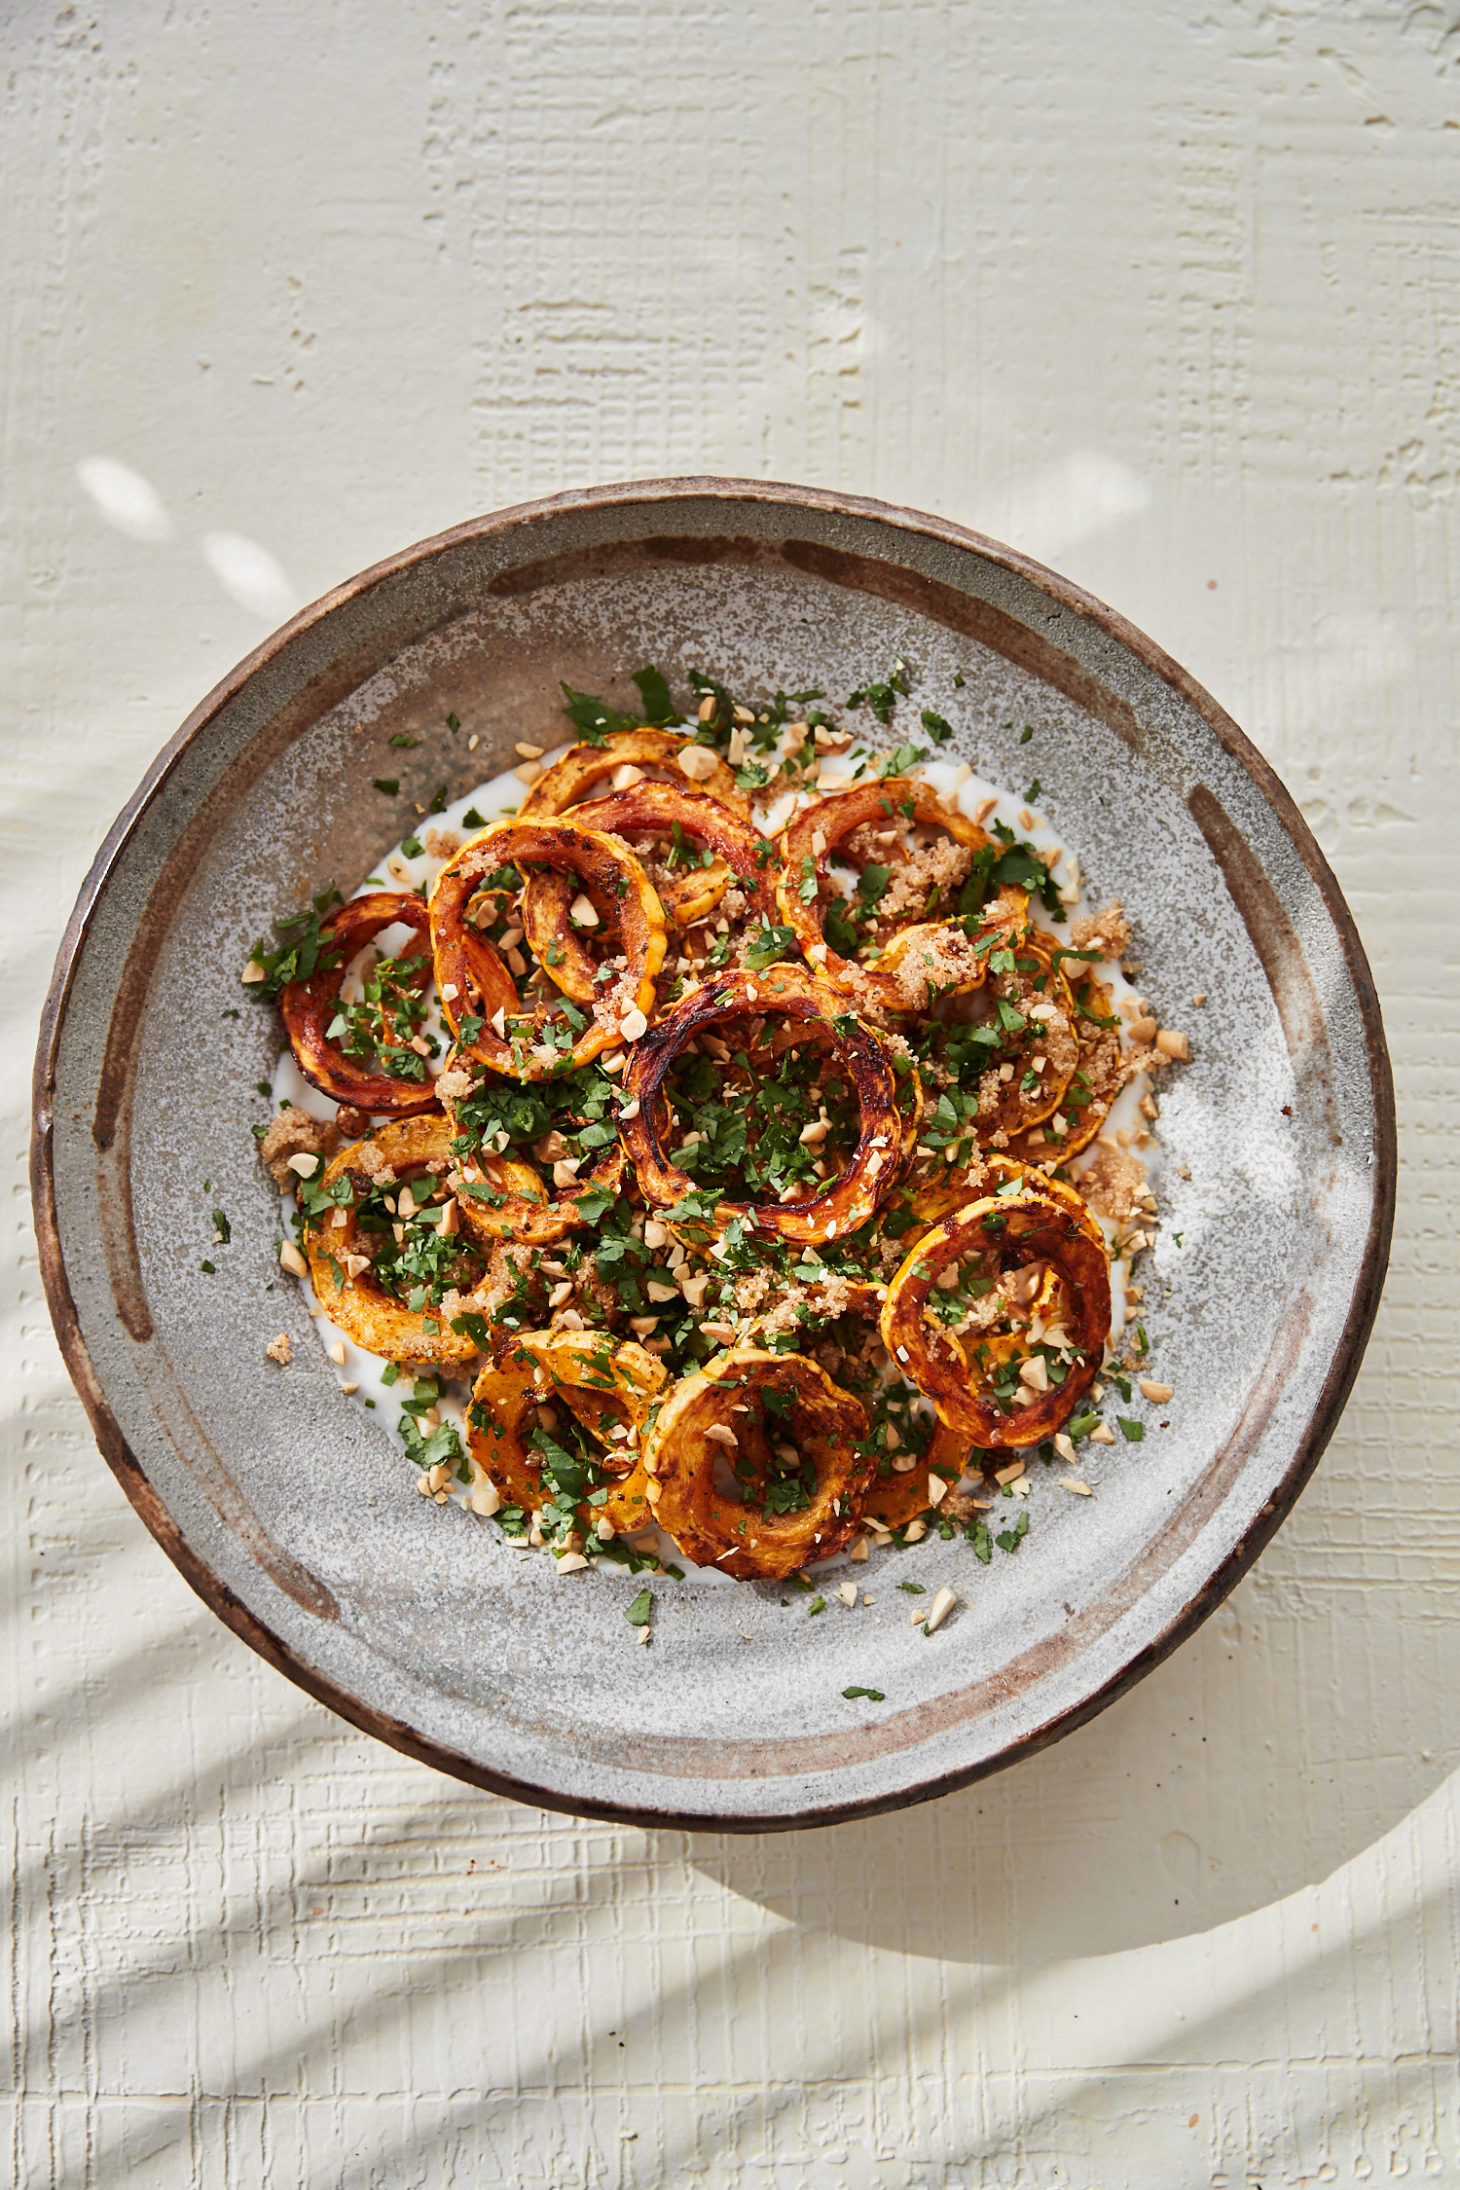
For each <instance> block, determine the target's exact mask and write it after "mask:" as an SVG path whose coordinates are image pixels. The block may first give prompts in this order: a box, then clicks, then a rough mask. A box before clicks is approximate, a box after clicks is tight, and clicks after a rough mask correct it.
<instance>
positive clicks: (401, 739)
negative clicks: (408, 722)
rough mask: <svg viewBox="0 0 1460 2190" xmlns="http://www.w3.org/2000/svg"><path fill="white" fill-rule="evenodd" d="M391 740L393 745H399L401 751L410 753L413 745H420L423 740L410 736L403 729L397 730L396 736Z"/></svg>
mask: <svg viewBox="0 0 1460 2190" xmlns="http://www.w3.org/2000/svg"><path fill="white" fill-rule="evenodd" d="M390 742H391V744H392V745H395V746H398V747H399V748H400V750H401V752H403V753H409V752H410V751H411V750H412V749H413V747H415V746H417V745H419V744H420V742H421V741H420V739H419V738H408V737H406V736H405V735H404V734H403V733H402V732H401V731H399V730H397V732H396V734H395V736H394V737H393V738H392V739H391V741H390Z"/></svg>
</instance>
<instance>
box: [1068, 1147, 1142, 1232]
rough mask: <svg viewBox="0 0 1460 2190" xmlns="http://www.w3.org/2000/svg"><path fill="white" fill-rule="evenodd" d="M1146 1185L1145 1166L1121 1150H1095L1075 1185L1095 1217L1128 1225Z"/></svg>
mask: <svg viewBox="0 0 1460 2190" xmlns="http://www.w3.org/2000/svg"><path fill="white" fill-rule="evenodd" d="M1145 1183H1146V1167H1145V1165H1144V1164H1143V1163H1142V1162H1141V1159H1140V1157H1139V1156H1132V1155H1131V1154H1130V1152H1129V1150H1127V1149H1124V1148H1100V1147H1097V1148H1096V1150H1095V1154H1094V1156H1093V1157H1092V1159H1091V1161H1090V1162H1089V1163H1088V1164H1087V1165H1086V1167H1085V1169H1084V1170H1083V1171H1082V1172H1081V1173H1080V1176H1079V1178H1078V1180H1077V1181H1076V1184H1077V1185H1078V1187H1079V1190H1080V1192H1081V1193H1082V1194H1083V1195H1084V1197H1085V1199H1086V1201H1087V1202H1088V1203H1089V1204H1090V1207H1091V1208H1092V1209H1093V1210H1094V1211H1095V1213H1096V1215H1097V1216H1101V1217H1108V1218H1109V1219H1110V1221H1111V1223H1112V1224H1128V1223H1129V1222H1130V1220H1131V1218H1132V1217H1133V1216H1134V1215H1135V1213H1136V1202H1137V1199H1138V1197H1139V1195H1140V1191H1141V1188H1142V1187H1143V1186H1144V1185H1145Z"/></svg>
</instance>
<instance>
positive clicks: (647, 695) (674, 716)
mask: <svg viewBox="0 0 1460 2190" xmlns="http://www.w3.org/2000/svg"><path fill="white" fill-rule="evenodd" d="M633 675H634V682H635V684H636V685H637V686H638V687H639V697H640V699H641V700H642V701H643V703H644V720H645V722H647V723H652V724H653V726H654V728H655V729H656V730H662V729H663V728H664V726H665V725H666V723H671V722H681V721H682V720H683V717H682V716H681V714H680V712H679V709H678V708H677V707H676V706H675V704H674V702H673V700H672V699H671V698H670V697H669V686H668V685H667V683H666V682H665V680H664V677H663V675H662V673H661V672H660V671H659V670H657V669H656V668H655V667H654V665H653V663H652V662H651V663H649V665H648V666H647V667H646V668H644V669H636V670H635V671H634V673H633Z"/></svg>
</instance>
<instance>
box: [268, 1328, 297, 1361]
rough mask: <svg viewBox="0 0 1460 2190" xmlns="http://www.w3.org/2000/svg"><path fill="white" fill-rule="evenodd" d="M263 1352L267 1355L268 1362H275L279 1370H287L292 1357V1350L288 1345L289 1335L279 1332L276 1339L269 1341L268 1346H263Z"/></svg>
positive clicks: (285, 1332)
mask: <svg viewBox="0 0 1460 2190" xmlns="http://www.w3.org/2000/svg"><path fill="white" fill-rule="evenodd" d="M264 1352H265V1353H266V1354H267V1355H268V1357H269V1359H270V1361H277V1362H278V1364H279V1366H280V1368H281V1369H287V1368H288V1366H289V1363H290V1362H291V1360H292V1359H293V1357H294V1349H293V1347H292V1346H291V1345H290V1344H289V1333H288V1332H287V1331H280V1333H279V1335H278V1337H277V1338H275V1339H271V1340H270V1342H269V1344H268V1345H267V1346H265V1348H264Z"/></svg>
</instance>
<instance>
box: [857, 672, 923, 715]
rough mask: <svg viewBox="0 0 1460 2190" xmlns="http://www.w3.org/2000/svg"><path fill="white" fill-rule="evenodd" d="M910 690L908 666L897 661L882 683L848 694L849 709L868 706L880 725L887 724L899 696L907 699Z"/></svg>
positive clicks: (867, 685)
mask: <svg viewBox="0 0 1460 2190" xmlns="http://www.w3.org/2000/svg"><path fill="white" fill-rule="evenodd" d="M909 689H910V687H909V685H908V681H907V664H906V662H903V661H896V662H894V663H893V665H892V667H891V669H889V671H888V672H887V675H886V677H885V679H884V680H883V681H882V682H881V683H874V684H866V685H863V686H862V687H861V689H860V690H859V691H856V692H851V693H848V695H847V705H848V707H861V706H863V705H866V706H868V707H870V708H871V710H872V712H873V714H874V715H875V716H876V717H877V720H878V721H879V722H880V723H884V724H886V723H889V722H891V720H892V710H893V708H894V707H896V705H897V702H898V697H899V695H901V696H902V697H903V698H906V696H907V694H908V691H909Z"/></svg>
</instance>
